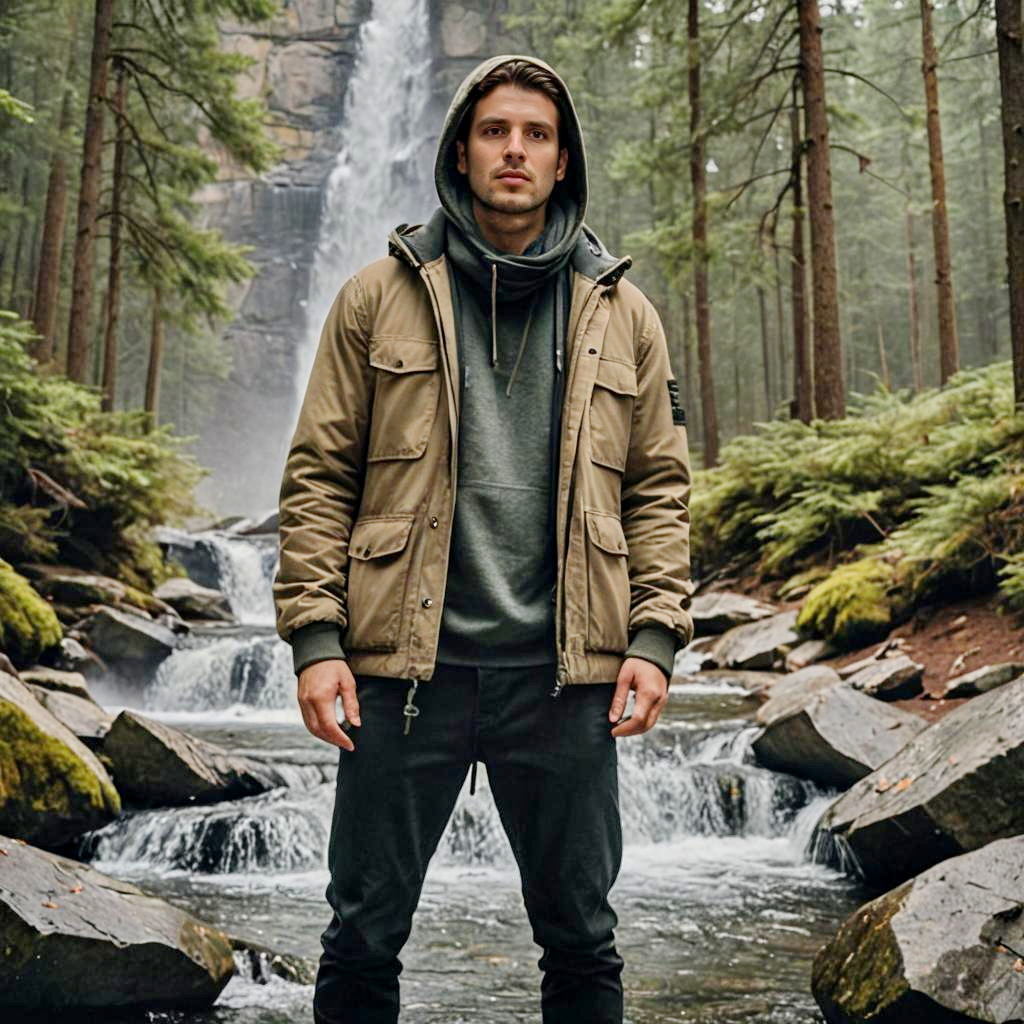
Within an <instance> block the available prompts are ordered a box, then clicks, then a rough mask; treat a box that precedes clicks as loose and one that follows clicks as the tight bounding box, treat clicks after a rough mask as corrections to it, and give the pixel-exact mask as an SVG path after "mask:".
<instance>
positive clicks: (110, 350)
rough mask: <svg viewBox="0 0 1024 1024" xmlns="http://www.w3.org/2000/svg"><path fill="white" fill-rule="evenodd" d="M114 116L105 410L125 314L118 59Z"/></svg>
mask: <svg viewBox="0 0 1024 1024" xmlns="http://www.w3.org/2000/svg"><path fill="white" fill-rule="evenodd" d="M116 74H117V87H116V89H115V90H114V116H115V117H116V118H117V125H116V127H115V142H114V178H113V183H112V185H111V203H110V263H109V266H108V271H107V294H108V295H109V296H110V300H109V302H108V303H107V324H106V331H105V333H104V336H103V410H104V411H105V412H110V411H111V410H112V409H113V408H114V398H115V395H116V391H117V327H118V322H119V320H120V317H121V204H122V202H123V201H124V155H125V148H126V146H127V142H128V131H127V128H126V126H125V92H126V87H127V86H126V78H125V70H124V65H123V64H122V63H121V62H120V61H118V62H117V70H116Z"/></svg>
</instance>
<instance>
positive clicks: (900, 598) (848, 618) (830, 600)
mask: <svg viewBox="0 0 1024 1024" xmlns="http://www.w3.org/2000/svg"><path fill="white" fill-rule="evenodd" d="M905 610H906V597H905V595H904V594H903V588H902V587H901V585H900V581H899V579H898V575H897V572H896V568H895V566H893V565H892V564H891V563H890V562H888V561H886V560H884V559H881V558H861V559H859V560H858V561H856V562H850V563H848V564H847V565H841V566H839V567H838V568H836V569H833V570H832V572H831V573H830V574H829V575H828V577H827V578H826V579H824V580H822V581H821V583H819V584H818V585H817V586H816V587H814V588H813V589H812V590H811V591H810V593H809V594H808V595H807V597H806V598H805V599H804V603H803V604H802V605H801V607H800V614H799V615H798V616H797V620H796V625H797V629H798V630H800V632H801V633H804V634H813V635H814V636H820V637H824V638H825V639H826V640H830V641H831V642H832V643H834V644H836V645H837V646H839V647H844V648H851V647H858V646H860V645H862V644H867V643H871V642H872V641H873V640H878V639H880V638H881V637H884V636H885V635H886V633H888V632H889V630H890V629H892V627H893V626H894V625H895V624H896V623H897V621H899V619H900V618H901V617H902V615H903V614H904V613H905Z"/></svg>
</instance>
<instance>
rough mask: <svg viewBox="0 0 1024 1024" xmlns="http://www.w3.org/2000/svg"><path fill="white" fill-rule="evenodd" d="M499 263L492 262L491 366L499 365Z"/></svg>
mask: <svg viewBox="0 0 1024 1024" xmlns="http://www.w3.org/2000/svg"><path fill="white" fill-rule="evenodd" d="M497 302H498V264H497V263H492V264H491V366H497V365H498V326H497V324H498V313H497Z"/></svg>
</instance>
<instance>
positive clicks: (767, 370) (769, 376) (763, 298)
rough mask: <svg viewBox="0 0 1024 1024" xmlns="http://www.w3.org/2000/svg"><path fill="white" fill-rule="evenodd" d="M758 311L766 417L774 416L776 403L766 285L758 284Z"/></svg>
mask: <svg viewBox="0 0 1024 1024" xmlns="http://www.w3.org/2000/svg"><path fill="white" fill-rule="evenodd" d="M757 311H758V314H759V316H760V318H761V362H762V363H764V409H765V419H768V420H770V419H771V418H772V406H773V404H774V401H775V398H774V391H775V389H774V387H773V385H772V381H773V378H774V373H773V370H772V343H771V335H770V332H769V330H768V297H767V295H765V291H764V285H760V284H759V285H758V286H757Z"/></svg>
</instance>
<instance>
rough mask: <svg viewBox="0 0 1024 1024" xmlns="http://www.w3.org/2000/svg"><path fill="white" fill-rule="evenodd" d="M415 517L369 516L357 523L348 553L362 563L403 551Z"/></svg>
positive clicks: (410, 515) (349, 543) (353, 528)
mask: <svg viewBox="0 0 1024 1024" xmlns="http://www.w3.org/2000/svg"><path fill="white" fill-rule="evenodd" d="M414 518H415V516H413V515H412V514H409V515H393V516H368V517H366V518H364V519H359V520H357V521H356V523H355V525H354V526H353V527H352V535H351V537H350V538H349V542H348V553H349V555H350V556H351V557H352V558H357V559H359V560H360V561H363V560H366V559H369V558H382V557H383V556H384V555H393V554H394V553H395V552H396V551H401V550H402V548H404V547H405V545H406V543H407V542H408V540H409V533H410V531H411V530H412V522H413V519H414Z"/></svg>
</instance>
